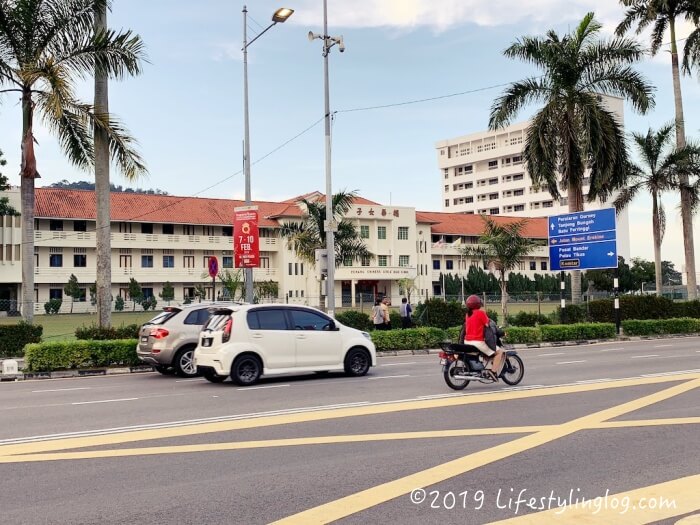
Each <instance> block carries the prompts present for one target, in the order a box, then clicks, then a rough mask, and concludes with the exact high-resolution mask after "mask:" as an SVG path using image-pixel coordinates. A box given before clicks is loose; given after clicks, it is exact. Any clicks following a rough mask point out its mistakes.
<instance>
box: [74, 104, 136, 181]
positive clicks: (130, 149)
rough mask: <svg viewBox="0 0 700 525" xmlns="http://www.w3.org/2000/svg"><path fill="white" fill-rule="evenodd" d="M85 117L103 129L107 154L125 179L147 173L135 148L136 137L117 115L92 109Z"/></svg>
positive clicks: (132, 178)
mask: <svg viewBox="0 0 700 525" xmlns="http://www.w3.org/2000/svg"><path fill="white" fill-rule="evenodd" d="M87 117H88V118H89V120H90V123H91V125H92V126H95V127H97V128H99V129H102V130H103V131H105V133H106V135H107V140H108V141H109V155H110V157H111V158H112V160H113V161H114V162H115V163H116V165H117V167H118V168H119V171H121V173H122V175H124V177H125V178H126V179H128V180H131V181H133V180H136V179H138V178H139V177H142V176H144V175H146V174H147V173H148V170H147V169H146V164H145V162H144V160H143V157H141V154H140V153H139V152H138V151H137V149H136V146H137V145H138V143H137V141H136V139H134V138H133V137H132V136H131V134H130V133H129V130H128V129H126V127H125V126H124V125H123V124H122V123H121V121H120V120H119V119H118V118H117V117H115V116H114V115H112V114H109V115H104V114H96V113H94V112H92V111H91V112H89V113H88V114H87Z"/></svg>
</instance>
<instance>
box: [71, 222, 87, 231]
mask: <svg viewBox="0 0 700 525" xmlns="http://www.w3.org/2000/svg"><path fill="white" fill-rule="evenodd" d="M73 231H74V232H86V231H87V221H73Z"/></svg>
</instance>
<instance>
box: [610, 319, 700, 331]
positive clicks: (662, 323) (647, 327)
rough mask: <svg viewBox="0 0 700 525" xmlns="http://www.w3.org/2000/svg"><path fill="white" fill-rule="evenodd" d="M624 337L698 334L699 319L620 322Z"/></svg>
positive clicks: (699, 329)
mask: <svg viewBox="0 0 700 525" xmlns="http://www.w3.org/2000/svg"><path fill="white" fill-rule="evenodd" d="M622 329H623V330H624V332H625V335H663V334H692V333H698V332H700V319H694V318H690V317H685V318H678V319H634V320H629V321H622Z"/></svg>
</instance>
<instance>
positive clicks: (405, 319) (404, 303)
mask: <svg viewBox="0 0 700 525" xmlns="http://www.w3.org/2000/svg"><path fill="white" fill-rule="evenodd" d="M399 313H400V314H401V328H411V314H412V313H413V308H411V303H409V302H408V299H406V298H405V297H404V298H403V299H401V306H399Z"/></svg>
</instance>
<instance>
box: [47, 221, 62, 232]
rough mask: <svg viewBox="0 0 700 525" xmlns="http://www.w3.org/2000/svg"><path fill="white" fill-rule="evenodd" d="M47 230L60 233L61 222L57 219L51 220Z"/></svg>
mask: <svg viewBox="0 0 700 525" xmlns="http://www.w3.org/2000/svg"><path fill="white" fill-rule="evenodd" d="M49 230H51V231H52V232H62V231H63V221H61V220H58V219H51V220H50V221H49Z"/></svg>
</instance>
